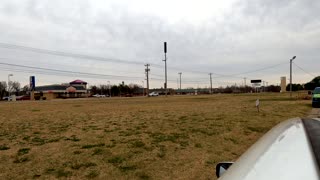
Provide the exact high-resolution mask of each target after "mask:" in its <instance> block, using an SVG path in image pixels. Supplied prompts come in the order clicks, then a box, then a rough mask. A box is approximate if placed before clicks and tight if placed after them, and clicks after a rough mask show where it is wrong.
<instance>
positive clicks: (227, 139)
mask: <svg viewBox="0 0 320 180" xmlns="http://www.w3.org/2000/svg"><path fill="white" fill-rule="evenodd" d="M224 139H225V140H226V141H231V142H232V143H233V144H239V141H238V140H237V139H236V138H233V137H224Z"/></svg>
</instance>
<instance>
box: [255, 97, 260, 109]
mask: <svg viewBox="0 0 320 180" xmlns="http://www.w3.org/2000/svg"><path fill="white" fill-rule="evenodd" d="M256 107H257V110H258V112H260V109H259V108H260V100H259V99H257V100H256Z"/></svg>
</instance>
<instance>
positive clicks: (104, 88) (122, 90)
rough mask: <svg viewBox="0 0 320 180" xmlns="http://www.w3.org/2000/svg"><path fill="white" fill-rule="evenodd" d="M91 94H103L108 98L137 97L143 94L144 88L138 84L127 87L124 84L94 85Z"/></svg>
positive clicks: (91, 87)
mask: <svg viewBox="0 0 320 180" xmlns="http://www.w3.org/2000/svg"><path fill="white" fill-rule="evenodd" d="M89 89H90V93H91V94H92V95H94V94H103V95H108V96H110V95H111V96H126V95H135V94H142V93H143V91H144V90H143V87H142V86H140V85H137V84H129V85H126V84H124V83H122V84H119V85H104V84H102V85H99V86H96V85H93V86H90V88H89Z"/></svg>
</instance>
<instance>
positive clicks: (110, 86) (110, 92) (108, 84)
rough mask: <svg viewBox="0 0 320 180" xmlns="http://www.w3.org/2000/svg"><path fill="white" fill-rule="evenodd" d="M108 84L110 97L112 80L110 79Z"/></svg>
mask: <svg viewBox="0 0 320 180" xmlns="http://www.w3.org/2000/svg"><path fill="white" fill-rule="evenodd" d="M108 85H109V97H111V84H110V81H108Z"/></svg>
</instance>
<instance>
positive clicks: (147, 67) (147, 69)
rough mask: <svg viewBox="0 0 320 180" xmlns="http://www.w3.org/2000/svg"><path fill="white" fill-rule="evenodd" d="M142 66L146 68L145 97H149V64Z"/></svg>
mask: <svg viewBox="0 0 320 180" xmlns="http://www.w3.org/2000/svg"><path fill="white" fill-rule="evenodd" d="M144 66H146V76H147V79H146V80H147V96H148V97H149V71H150V68H149V66H150V64H146V65H144Z"/></svg>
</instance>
